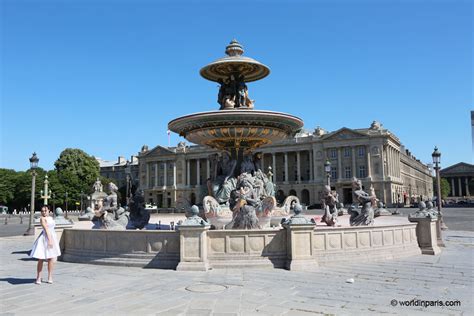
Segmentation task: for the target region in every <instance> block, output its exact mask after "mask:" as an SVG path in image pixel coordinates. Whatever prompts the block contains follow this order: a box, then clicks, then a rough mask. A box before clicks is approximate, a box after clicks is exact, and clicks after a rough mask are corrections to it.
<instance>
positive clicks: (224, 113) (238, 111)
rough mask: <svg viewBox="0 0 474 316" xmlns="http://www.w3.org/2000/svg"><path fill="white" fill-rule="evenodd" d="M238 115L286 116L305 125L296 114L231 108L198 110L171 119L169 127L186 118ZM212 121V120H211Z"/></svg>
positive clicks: (224, 117) (230, 117) (233, 116)
mask: <svg viewBox="0 0 474 316" xmlns="http://www.w3.org/2000/svg"><path fill="white" fill-rule="evenodd" d="M236 116H249V117H253V118H255V117H256V116H261V117H262V118H264V117H265V118H277V117H279V118H284V119H287V120H291V121H293V123H296V124H297V125H299V126H300V127H303V120H302V119H301V118H299V117H297V116H295V115H291V114H287V113H284V112H276V111H265V110H250V109H249V110H244V109H231V110H216V111H206V112H197V113H192V114H187V115H184V116H181V117H178V118H175V119H174V120H171V121H170V122H169V123H168V127H169V128H170V129H171V130H173V127H174V126H173V125H175V124H178V123H180V122H182V121H183V120H186V119H199V118H209V119H212V118H216V119H226V120H235V118H236ZM210 121H211V120H210Z"/></svg>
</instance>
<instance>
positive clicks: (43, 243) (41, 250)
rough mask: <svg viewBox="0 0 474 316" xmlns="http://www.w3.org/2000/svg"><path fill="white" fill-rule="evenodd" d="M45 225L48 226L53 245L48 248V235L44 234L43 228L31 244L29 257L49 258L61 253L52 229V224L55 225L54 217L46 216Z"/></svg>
mask: <svg viewBox="0 0 474 316" xmlns="http://www.w3.org/2000/svg"><path fill="white" fill-rule="evenodd" d="M46 225H47V226H48V231H49V235H50V236H51V239H52V240H53V247H52V248H48V237H47V236H46V232H45V231H44V229H43V231H42V232H41V234H40V235H39V236H38V238H36V240H35V243H34V244H33V248H32V249H31V253H30V257H33V258H36V259H50V258H56V257H58V256H60V255H61V250H60V249H59V241H58V237H57V236H56V232H55V231H54V226H56V223H55V222H54V219H53V218H52V217H49V216H48V217H46Z"/></svg>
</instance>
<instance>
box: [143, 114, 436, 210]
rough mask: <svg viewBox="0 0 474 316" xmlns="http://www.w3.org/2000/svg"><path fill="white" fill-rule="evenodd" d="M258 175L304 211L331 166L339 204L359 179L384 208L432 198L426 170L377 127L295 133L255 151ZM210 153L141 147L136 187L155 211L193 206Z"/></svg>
mask: <svg viewBox="0 0 474 316" xmlns="http://www.w3.org/2000/svg"><path fill="white" fill-rule="evenodd" d="M259 152H260V153H261V154H262V159H261V163H262V169H263V170H264V171H265V172H267V171H268V170H269V169H268V167H271V171H272V173H273V180H274V182H275V184H276V186H277V190H276V198H277V200H278V201H282V200H283V199H284V198H285V197H286V196H288V195H296V196H298V197H299V198H300V200H301V202H302V203H303V204H305V205H314V204H319V203H320V198H321V192H322V189H323V186H324V185H325V184H326V181H327V176H326V172H325V170H324V164H325V162H326V161H327V160H329V161H330V163H331V171H330V182H331V187H332V188H333V190H336V191H337V193H338V194H339V199H340V200H341V201H342V202H343V203H344V204H350V203H352V186H351V184H352V181H351V180H352V178H353V177H357V178H360V179H362V182H363V185H364V186H365V188H366V189H367V190H368V189H369V188H370V187H371V186H373V187H374V190H375V194H376V195H377V197H378V198H379V199H380V200H382V201H384V202H386V203H387V205H389V206H393V205H395V204H399V203H404V204H409V203H410V202H411V201H413V200H418V199H420V198H423V199H426V198H430V197H432V196H433V178H432V175H431V170H430V168H429V167H428V166H427V165H425V164H423V163H421V162H420V161H419V160H418V159H416V158H415V157H414V156H413V155H411V153H410V152H409V151H408V150H405V148H404V147H403V145H402V144H401V142H400V140H399V139H398V138H397V137H396V136H395V135H394V134H393V133H391V132H390V131H389V130H387V129H384V128H383V127H382V126H381V124H380V123H378V122H373V123H372V125H371V126H370V128H362V129H349V128H345V127H344V128H341V129H339V130H337V131H334V132H329V133H328V132H326V131H325V130H323V129H322V128H319V127H318V128H316V129H315V130H314V132H301V133H299V134H297V135H296V137H294V138H293V139H290V140H286V141H282V142H279V143H275V144H272V145H268V146H263V147H261V148H260V149H259ZM215 153H216V151H215V150H213V149H209V148H204V147H202V146H187V145H186V144H185V143H180V144H178V146H177V147H163V146H156V147H155V148H153V149H151V150H148V147H147V146H144V147H143V148H142V150H141V152H140V153H139V156H138V158H139V181H140V187H141V188H142V189H144V191H145V199H146V201H147V202H149V203H156V204H157V205H158V206H159V207H174V206H175V202H176V200H177V199H179V198H184V199H187V200H189V201H190V202H191V203H199V202H200V201H201V199H202V197H203V196H205V195H206V194H207V186H206V180H207V179H208V178H210V177H211V176H212V171H211V170H212V168H211V164H212V162H211V159H210V156H211V155H212V154H215Z"/></svg>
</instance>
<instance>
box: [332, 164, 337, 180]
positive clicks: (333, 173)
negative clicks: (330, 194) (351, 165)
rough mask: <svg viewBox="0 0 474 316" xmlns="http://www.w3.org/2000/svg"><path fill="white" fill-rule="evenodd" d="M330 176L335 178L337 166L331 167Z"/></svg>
mask: <svg viewBox="0 0 474 316" xmlns="http://www.w3.org/2000/svg"><path fill="white" fill-rule="evenodd" d="M331 178H333V179H337V168H336V167H331Z"/></svg>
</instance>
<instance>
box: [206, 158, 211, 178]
mask: <svg viewBox="0 0 474 316" xmlns="http://www.w3.org/2000/svg"><path fill="white" fill-rule="evenodd" d="M210 177H211V162H210V161H209V158H207V159H206V179H209V178H210Z"/></svg>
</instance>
